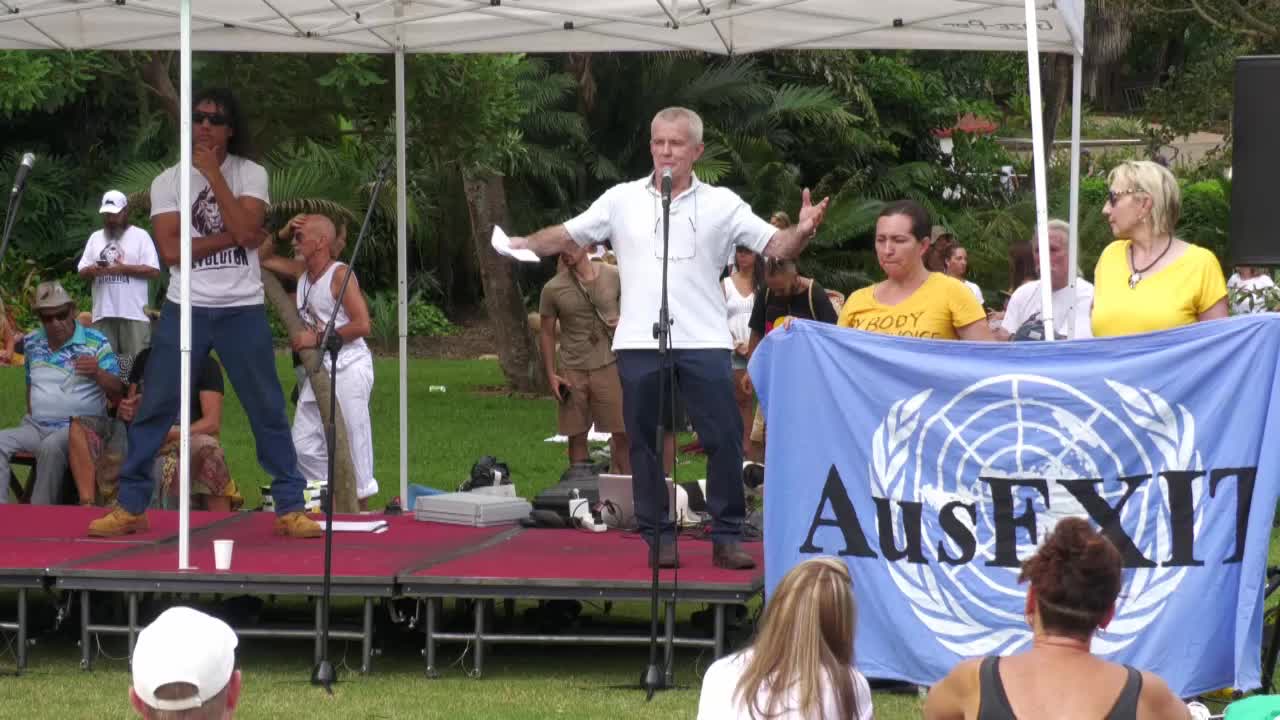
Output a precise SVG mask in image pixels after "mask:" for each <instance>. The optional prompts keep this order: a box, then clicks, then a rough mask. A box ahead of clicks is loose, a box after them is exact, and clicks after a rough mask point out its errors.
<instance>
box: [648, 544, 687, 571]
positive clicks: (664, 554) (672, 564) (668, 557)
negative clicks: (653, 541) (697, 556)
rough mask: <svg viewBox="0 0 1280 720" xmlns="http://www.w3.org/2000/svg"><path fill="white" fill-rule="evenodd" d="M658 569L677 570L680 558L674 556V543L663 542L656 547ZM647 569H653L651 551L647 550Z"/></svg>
mask: <svg viewBox="0 0 1280 720" xmlns="http://www.w3.org/2000/svg"><path fill="white" fill-rule="evenodd" d="M658 567H660V568H677V567H680V558H678V557H677V556H676V546H675V544H674V543H670V542H664V543H662V544H661V545H659V546H658ZM649 568H650V569H652V568H653V550H652V548H650V550H649Z"/></svg>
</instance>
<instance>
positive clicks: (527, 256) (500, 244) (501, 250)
mask: <svg viewBox="0 0 1280 720" xmlns="http://www.w3.org/2000/svg"><path fill="white" fill-rule="evenodd" d="M492 242H493V249H494V250H497V251H498V254H499V255H506V256H507V257H509V258H515V259H516V260H519V261H520V262H527V263H536V262H539V261H540V260H541V258H539V257H538V255H537V254H536V253H534V252H533V251H532V250H530V249H528V248H520V249H518V250H516V249H514V248H512V247H511V238H509V237H507V234H506V233H505V232H503V231H502V228H500V227H498V226H497V225H494V226H493V241H492Z"/></svg>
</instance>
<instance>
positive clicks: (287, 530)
mask: <svg viewBox="0 0 1280 720" xmlns="http://www.w3.org/2000/svg"><path fill="white" fill-rule="evenodd" d="M274 527H275V533H276V534H277V535H287V536H289V537H296V538H318V537H320V536H321V535H324V530H323V529H322V528H321V527H320V523H318V522H316V521H315V520H312V519H311V518H309V517H307V515H306V513H303V512H291V513H285V514H284V515H280V516H278V517H277V518H276V523H275V526H274Z"/></svg>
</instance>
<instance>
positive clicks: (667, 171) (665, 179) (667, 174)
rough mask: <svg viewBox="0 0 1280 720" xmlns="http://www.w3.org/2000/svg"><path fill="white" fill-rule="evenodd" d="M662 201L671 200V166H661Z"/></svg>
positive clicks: (667, 201) (668, 201)
mask: <svg viewBox="0 0 1280 720" xmlns="http://www.w3.org/2000/svg"><path fill="white" fill-rule="evenodd" d="M662 201H663V202H665V203H670V202H671V168H662Z"/></svg>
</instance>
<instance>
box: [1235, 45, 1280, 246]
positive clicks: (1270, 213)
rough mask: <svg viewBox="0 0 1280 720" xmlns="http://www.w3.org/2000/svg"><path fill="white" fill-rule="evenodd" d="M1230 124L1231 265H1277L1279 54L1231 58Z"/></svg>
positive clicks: (1279, 186)
mask: <svg viewBox="0 0 1280 720" xmlns="http://www.w3.org/2000/svg"><path fill="white" fill-rule="evenodd" d="M1231 126H1232V127H1231V130H1232V144H1233V148H1232V153H1231V155H1232V167H1231V262H1232V264H1234V265H1280V234H1277V232H1276V224H1275V218H1276V207H1277V205H1280V183H1277V182H1276V177H1275V175H1276V172H1277V170H1278V169H1280V55H1269V56H1259V57H1242V58H1237V59H1236V103H1235V113H1234V116H1233V118H1232V122H1231Z"/></svg>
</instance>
